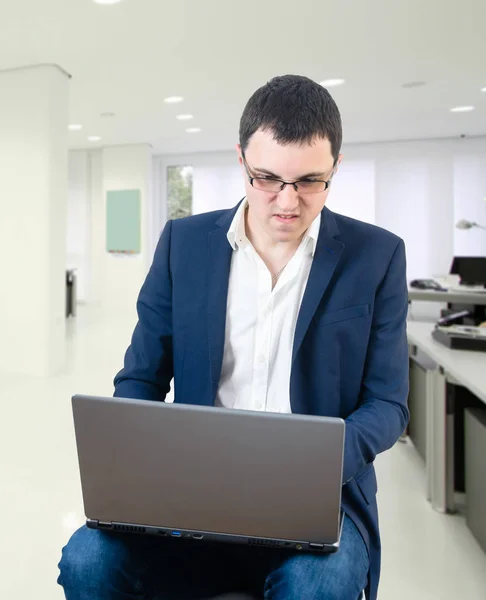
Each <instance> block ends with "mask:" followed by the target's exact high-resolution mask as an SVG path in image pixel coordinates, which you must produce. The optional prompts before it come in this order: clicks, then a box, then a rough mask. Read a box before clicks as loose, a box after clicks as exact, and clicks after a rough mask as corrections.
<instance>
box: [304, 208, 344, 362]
mask: <svg viewBox="0 0 486 600" xmlns="http://www.w3.org/2000/svg"><path fill="white" fill-rule="evenodd" d="M338 235H339V230H338V227H337V224H336V219H335V218H334V215H333V213H332V212H331V211H330V210H329V209H328V208H324V210H323V212H322V219H321V228H320V231H319V239H318V241H317V247H316V252H315V254H314V260H313V261H312V268H311V271H310V274H309V280H308V282H307V286H306V289H305V293H304V297H303V299H302V304H301V307H300V311H299V316H298V319H297V325H296V328H295V336H294V347H293V350H292V364H293V362H294V360H295V357H296V355H297V352H298V351H299V349H300V346H301V344H302V342H303V340H304V337H305V334H306V333H307V330H308V329H309V326H310V324H311V321H312V318H313V317H314V314H315V312H316V310H317V307H318V306H319V303H320V302H321V300H322V297H323V296H324V293H325V292H326V289H327V287H328V286H329V283H330V281H331V278H332V276H333V274H334V271H335V270H336V267H337V265H338V264H339V261H340V259H341V255H342V251H343V249H344V244H343V243H342V242H340V241H338V240H337V239H336V237H338Z"/></svg>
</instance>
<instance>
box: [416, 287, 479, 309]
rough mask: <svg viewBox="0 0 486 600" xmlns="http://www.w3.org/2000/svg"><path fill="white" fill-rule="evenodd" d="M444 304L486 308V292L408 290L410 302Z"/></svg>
mask: <svg viewBox="0 0 486 600" xmlns="http://www.w3.org/2000/svg"><path fill="white" fill-rule="evenodd" d="M414 300H418V301H422V302H443V303H446V304H474V305H476V306H486V292H469V291H467V290H465V291H450V292H435V291H434V290H419V289H418V288H409V289H408V301H409V302H413V301H414Z"/></svg>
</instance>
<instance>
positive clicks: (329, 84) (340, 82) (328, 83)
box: [320, 79, 346, 87]
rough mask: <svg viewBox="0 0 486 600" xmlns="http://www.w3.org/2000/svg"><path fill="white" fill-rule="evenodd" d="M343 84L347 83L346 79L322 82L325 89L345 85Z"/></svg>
mask: <svg viewBox="0 0 486 600" xmlns="http://www.w3.org/2000/svg"><path fill="white" fill-rule="evenodd" d="M343 83H346V80H345V79H324V81H321V82H320V84H321V85H323V86H324V87H336V86H338V85H343Z"/></svg>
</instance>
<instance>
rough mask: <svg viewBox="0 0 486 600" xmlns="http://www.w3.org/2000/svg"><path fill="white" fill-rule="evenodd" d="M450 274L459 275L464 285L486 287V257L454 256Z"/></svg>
mask: <svg viewBox="0 0 486 600" xmlns="http://www.w3.org/2000/svg"><path fill="white" fill-rule="evenodd" d="M450 272H451V274H452V275H459V277H460V278H461V283H462V284H464V285H484V286H485V287H486V256H454V259H453V261H452V265H451V270H450Z"/></svg>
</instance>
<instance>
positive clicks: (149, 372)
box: [114, 221, 174, 401]
mask: <svg viewBox="0 0 486 600" xmlns="http://www.w3.org/2000/svg"><path fill="white" fill-rule="evenodd" d="M171 232H172V222H171V221H168V223H167V224H166V226H165V228H164V231H163V232H162V235H161V236H160V240H159V243H158V245H157V249H156V251H155V256H154V260H153V263H152V266H151V268H150V271H149V273H148V275H147V278H146V280H145V282H144V284H143V286H142V289H141V290H140V294H139V297H138V301H137V312H138V323H137V326H136V327H135V331H134V332H133V336H132V341H131V344H130V346H129V348H128V350H127V352H126V354H125V362H124V367H123V369H122V370H121V371H120V372H119V373H118V374H117V375H116V377H115V381H114V384H115V394H114V395H115V396H116V397H119V398H135V399H139V400H160V401H163V400H165V397H166V395H167V393H168V392H169V390H170V382H171V381H172V378H173V376H174V370H173V358H172V277H171V272H170V245H171Z"/></svg>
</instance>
